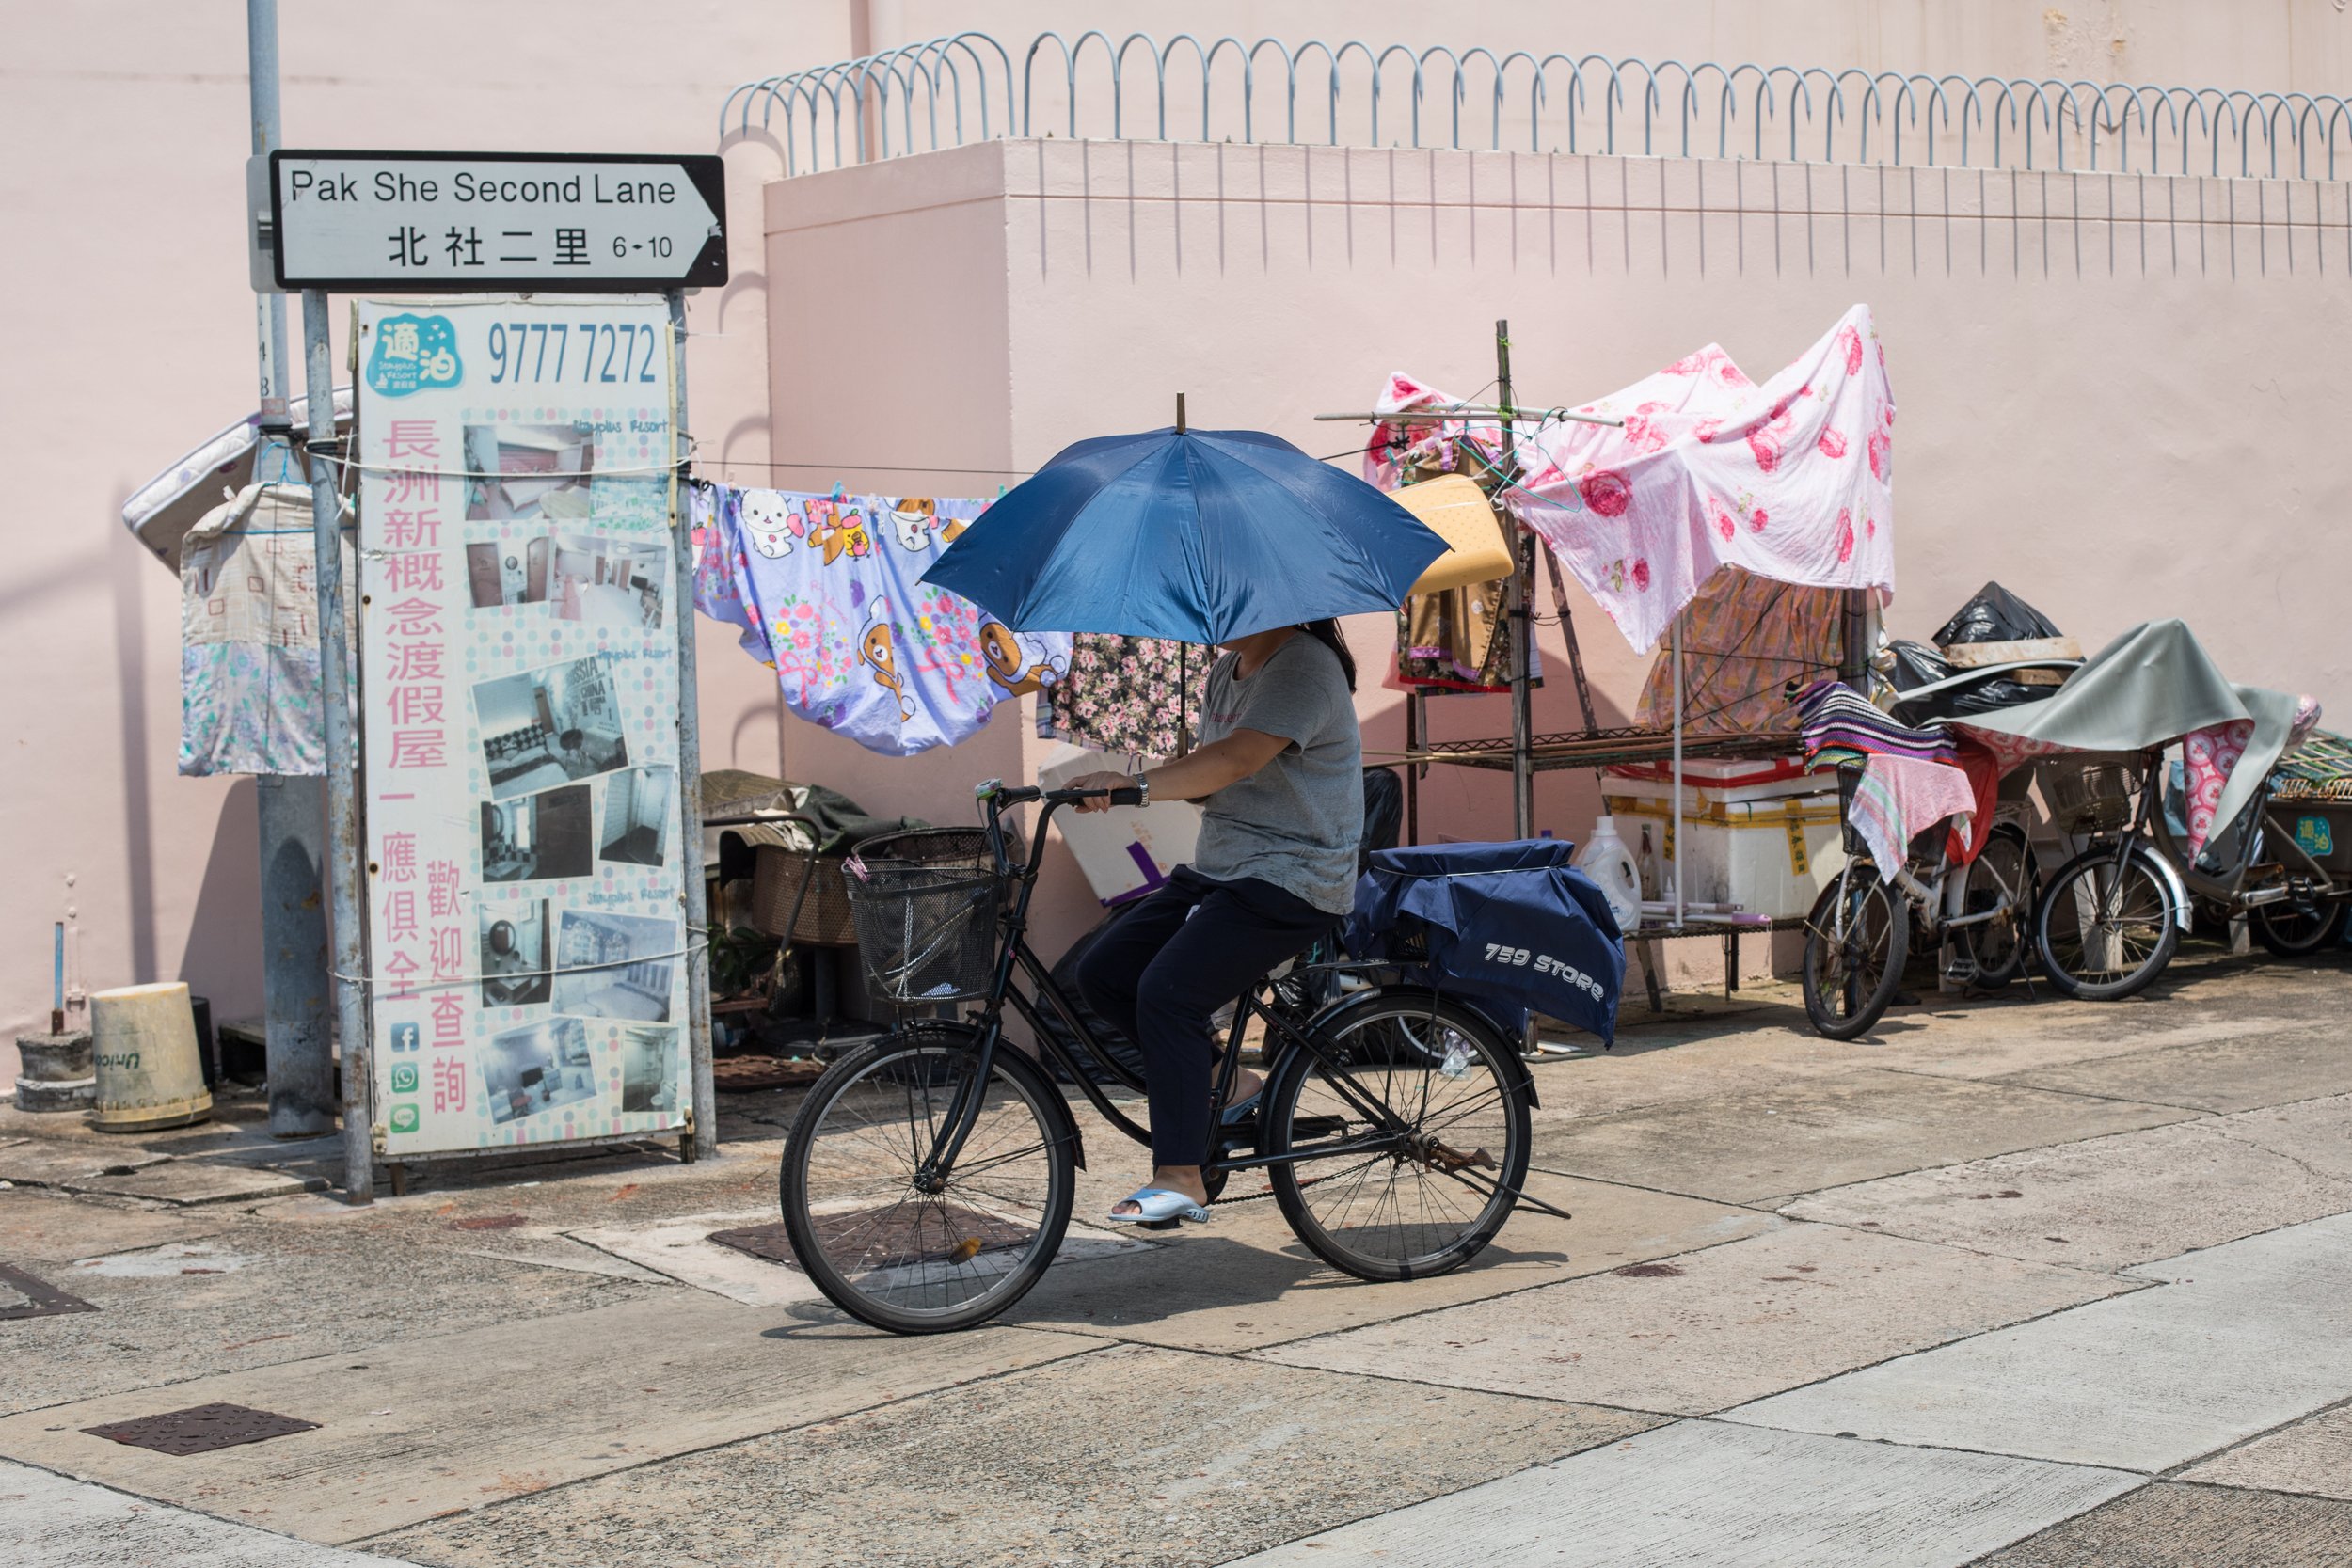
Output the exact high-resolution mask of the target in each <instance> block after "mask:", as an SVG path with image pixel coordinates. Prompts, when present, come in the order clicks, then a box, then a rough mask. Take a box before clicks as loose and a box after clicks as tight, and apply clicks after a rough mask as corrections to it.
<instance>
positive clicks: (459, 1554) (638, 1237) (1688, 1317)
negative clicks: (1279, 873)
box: [0, 948, 2352, 1568]
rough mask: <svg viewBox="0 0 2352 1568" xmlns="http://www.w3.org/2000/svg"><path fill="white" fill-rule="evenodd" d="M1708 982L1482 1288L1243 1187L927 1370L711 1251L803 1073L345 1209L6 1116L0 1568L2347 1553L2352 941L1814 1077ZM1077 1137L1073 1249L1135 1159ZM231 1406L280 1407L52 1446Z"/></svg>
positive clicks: (1108, 1251) (1903, 1049)
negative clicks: (217, 1431)
mask: <svg viewBox="0 0 2352 1568" xmlns="http://www.w3.org/2000/svg"><path fill="white" fill-rule="evenodd" d="M1743 1001H1744V1006H1743V1008H1742V1010H1739V1011H1736V1012H1728V1013H1726V1012H1722V1011H1713V1012H1711V1013H1709V1014H1708V1015H1707V1016H1700V1017H1695V1018H1694V1017H1692V1016H1689V1015H1687V1014H1678V1015H1677V1016H1676V1017H1675V1018H1673V1019H1671V1020H1669V1021H1667V1022H1662V1023H1660V1024H1656V1025H1649V1026H1637V1027H1634V1028H1631V1029H1629V1030H1628V1031H1627V1032H1626V1034H1625V1036H1624V1037H1623V1040H1622V1043H1621V1045H1620V1047H1619V1050H1618V1051H1617V1052H1616V1053H1613V1054H1612V1055H1608V1056H1597V1057H1591V1058H1580V1059H1574V1060H1568V1061H1563V1062H1556V1063H1550V1064H1547V1065H1545V1066H1542V1067H1539V1068H1538V1069H1536V1071H1537V1074H1538V1084H1539V1087H1540V1092H1541V1094H1542V1097H1543V1101H1544V1104H1543V1108H1542V1110H1541V1111H1540V1112H1539V1113H1538V1116H1537V1119H1536V1149H1537V1153H1536V1164H1537V1167H1538V1171H1537V1174H1536V1176H1535V1177H1534V1179H1533V1183H1532V1185H1533V1187H1534V1190H1535V1191H1536V1192H1538V1193H1539V1194H1541V1195H1542V1196H1545V1197H1546V1198H1548V1199H1549V1200H1550V1201H1552V1202H1555V1203H1558V1204H1561V1205H1562V1206H1564V1207H1565V1208H1567V1209H1569V1210H1571V1211H1573V1212H1574V1213H1575V1215H1576V1218H1575V1219H1574V1220H1573V1221H1567V1222H1563V1221H1559V1220H1555V1219H1551V1218H1549V1217H1547V1216H1543V1215H1538V1214H1534V1213H1525V1214H1521V1215H1519V1216H1517V1217H1515V1218H1514V1219H1513V1221H1512V1222H1511V1224H1510V1225H1509V1226H1508V1227H1506V1228H1505V1229H1504V1231H1503V1233H1502V1237H1501V1238H1500V1240H1499V1241H1498V1243H1496V1245H1495V1246H1494V1247H1493V1248H1491V1249H1490V1251H1489V1253H1488V1254H1487V1255H1486V1257H1485V1258H1483V1259H1480V1261H1479V1262H1478V1263H1477V1264H1476V1265H1474V1266H1473V1267H1471V1268H1470V1269H1466V1270H1463V1271H1461V1272H1459V1273H1457V1274H1455V1275H1449V1276H1446V1277H1444V1278H1441V1279H1437V1280H1430V1281H1422V1282H1414V1283H1409V1284H1404V1285H1392V1286H1368V1285H1363V1284H1359V1283H1356V1282H1353V1281H1349V1280H1345V1279H1343V1278H1342V1277H1341V1276H1338V1275H1334V1274H1332V1273H1331V1272H1330V1271H1328V1270H1327V1269H1324V1268H1322V1267H1321V1266H1320V1265H1319V1264H1318V1263H1317V1262H1316V1261H1315V1260H1314V1259H1312V1258H1311V1255H1309V1254H1307V1253H1306V1252H1305V1251H1304V1249H1303V1248H1301V1247H1299V1246H1298V1245H1297V1243H1295V1241H1293V1240H1292V1239H1291V1238H1290V1236H1289V1234H1288V1232H1287V1230H1286V1229H1285V1228H1284V1227H1283V1226H1282V1224H1281V1220H1280V1216H1279V1212H1277V1211H1276V1210H1275V1208H1274V1206H1273V1205H1271V1204H1263V1203H1262V1204H1245V1205H1240V1206H1235V1207H1231V1208H1227V1209H1224V1210H1221V1211H1220V1212H1219V1214H1218V1218H1217V1220H1216V1224H1215V1225H1213V1226H1212V1227H1208V1228H1207V1229H1206V1230H1205V1231H1202V1232H1189V1233H1185V1234H1184V1235H1181V1236H1177V1237H1173V1238H1168V1239H1161V1238H1152V1240H1151V1241H1150V1242H1149V1243H1147V1244H1141V1245H1138V1244H1135V1242H1134V1239H1133V1238H1125V1237H1117V1236H1108V1235H1105V1236H1104V1239H1103V1240H1102V1241H1100V1242H1099V1243H1098V1242H1093V1241H1089V1243H1088V1245H1087V1246H1085V1247H1080V1248H1073V1255H1072V1256H1071V1257H1070V1258H1068V1259H1065V1260H1064V1261H1063V1262H1061V1263H1059V1264H1058V1265H1057V1267H1056V1268H1055V1270H1054V1271H1053V1272H1052V1273H1051V1274H1049V1275H1048V1276H1047V1277H1046V1279H1045V1281H1044V1282H1043V1283H1042V1284H1041V1286H1040V1287H1039V1288H1038V1289H1037V1290H1036V1291H1034V1292H1033V1293H1032V1294H1031V1295H1030V1297H1029V1298H1028V1299H1027V1300H1025V1302H1023V1303H1022V1304H1021V1305H1020V1307H1018V1308H1017V1309H1016V1310H1015V1311H1013V1312H1012V1313H1011V1314H1009V1316H1008V1318H1007V1319H1006V1321H1005V1322H1003V1323H1000V1324H997V1325H994V1326H992V1327H990V1328H988V1329H985V1330H982V1331H979V1332H977V1333H973V1334H968V1335H962V1336H954V1337H948V1338H929V1339H912V1340H910V1339H893V1338H887V1337H883V1336H879V1335H874V1334H870V1333H868V1332H867V1331H866V1330H864V1329H862V1328H860V1327H858V1326H857V1325H855V1324H852V1323H848V1322H846V1321H845V1320H843V1319H841V1318H840V1317H839V1315H838V1314H836V1313H834V1311H833V1310H832V1309H831V1308H830V1307H828V1306H826V1305H825V1304H824V1303H823V1302H822V1301H821V1300H820V1299H818V1298H816V1297H815V1296H814V1295H813V1294H812V1293H811V1292H810V1291H808V1290H807V1288H806V1286H805V1282H804V1281H803V1280H802V1279H801V1278H800V1276H799V1275H797V1273H796V1271H793V1270H790V1269H788V1268H785V1267H783V1266H780V1265H775V1264H771V1263H767V1262H764V1261H761V1260H759V1259H752V1258H749V1257H746V1256H745V1255H744V1254H741V1253H739V1252H737V1251H734V1250H733V1249H730V1248H726V1247H723V1246H720V1245H717V1244H716V1243H710V1242H709V1241H708V1240H707V1237H708V1235H709V1234H710V1232H711V1231H713V1230H716V1229H723V1228H727V1227H731V1226H735V1225H741V1224H746V1223H758V1222H759V1221H760V1220H762V1219H766V1218H771V1217H772V1216H773V1212H774V1209H773V1205H774V1196H773V1193H774V1185H773V1183H774V1172H775V1164H776V1157H777V1150H778V1141H779V1139H780V1137H781V1132H782V1124H783V1123H784V1122H785V1121H786V1120H787V1119H788V1117H789V1115H790V1113H791V1110H792V1108H793V1104H794V1101H795V1094H794V1092H793V1091H775V1092H771V1093H765V1094H755V1095H742V1096H727V1097H723V1107H722V1108H723V1136H724V1138H725V1139H726V1143H727V1149H728V1154H727V1157H726V1158H725V1159H723V1160H722V1161H719V1162H715V1163H711V1164H703V1165H697V1166H680V1165H677V1164H674V1163H672V1162H671V1161H670V1160H669V1159H668V1158H667V1157H666V1156H656V1155H651V1154H625V1155H611V1156H598V1157H596V1158H590V1159H574V1160H567V1161H562V1162H552V1163H548V1164H540V1165H536V1166H532V1167H531V1168H528V1169H524V1170H516V1171H510V1172H507V1173H505V1174H504V1175H503V1176H502V1177H501V1178H499V1179H496V1180H492V1179H489V1178H487V1177H485V1176H484V1175H482V1174H480V1173H474V1174H471V1175H465V1176H460V1175H458V1174H457V1173H455V1172H454V1171H439V1172H434V1173H430V1174H428V1175H427V1176H426V1178H425V1179H424V1180H422V1181H421V1183H420V1185H419V1189H418V1190H417V1191H416V1192H414V1193H413V1194H412V1195H411V1196H407V1197H405V1198H400V1199H389V1198H383V1199H380V1200H379V1201H378V1203H377V1204H376V1205H375V1206H374V1207H373V1209H369V1210H351V1209H347V1208H345V1207H343V1206H342V1205H340V1204H339V1203H337V1202H336V1201H334V1199H333V1198H332V1197H331V1196H326V1195H322V1194H317V1193H313V1192H309V1191H306V1190H305V1189H306V1188H307V1187H308V1186H309V1185H310V1183H311V1182H312V1181H313V1180H315V1179H316V1178H317V1176H318V1174H319V1171H318V1169H317V1164H316V1163H317V1161H318V1159H319V1158H320V1157H321V1155H320V1152H319V1151H314V1150H307V1149H305V1148H302V1147H301V1146H295V1147H294V1148H275V1147H272V1146H269V1145H268V1144H267V1141H266V1140H265V1139H258V1138H257V1137H256V1136H255V1135H254V1133H253V1132H252V1130H251V1129H250V1127H249V1126H246V1125H245V1124H242V1123H235V1122H229V1123H216V1124H215V1125H213V1126H212V1127H210V1128H208V1129H202V1130H188V1132H185V1133H183V1134H181V1135H179V1136H177V1137H173V1136H158V1137H155V1138H151V1139H145V1140H141V1141H140V1144H139V1145H137V1146H126V1145H124V1144H122V1143H121V1142H119V1141H118V1140H107V1139H102V1138H100V1137H98V1135H96V1134H92V1133H87V1132H76V1131H75V1130H74V1129H72V1128H71V1127H67V1128H59V1127H56V1125H54V1120H55V1118H51V1119H50V1120H45V1121H42V1122H40V1123H38V1124H37V1123H35V1122H34V1121H33V1120H32V1118H25V1117H15V1116H13V1115H12V1114H9V1115H4V1116H0V1180H7V1181H8V1182H10V1183H11V1186H10V1187H9V1188H8V1190H5V1191H0V1260H5V1261H6V1262H8V1263H9V1264H10V1265H12V1266H13V1267H14V1268H16V1269H17V1270H19V1271H22V1272H23V1273H24V1274H25V1275H31V1276H33V1277H34V1278H35V1279H37V1280H38V1281H40V1283H41V1284H42V1285H44V1286H46V1287H49V1288H52V1289H54V1290H56V1291H63V1292H65V1293H67V1294H69V1295H71V1296H72V1297H75V1298H78V1299H79V1300H81V1301H83V1302H85V1303H87V1305H88V1306H89V1307H92V1308H94V1310H87V1311H77V1312H72V1313H63V1314H58V1315H51V1316H40V1317H29V1318H15V1319H8V1320H0V1350H4V1351H5V1363H4V1364H5V1367H6V1371H5V1373H0V1466H4V1467H0V1565H8V1564H15V1563H19V1562H24V1563H28V1564H29V1563H33V1562H40V1563H43V1564H49V1565H55V1564H61V1563H62V1564H73V1563H79V1562H83V1561H88V1562H92V1563H95V1562H99V1561H105V1562H109V1563H112V1562H136V1561H141V1560H148V1559H151V1560H155V1561H158V1562H166V1561H169V1562H180V1561H186V1562H192V1563H210V1562H221V1563H243V1562H253V1563H257V1564H262V1563H266V1564H277V1563H280V1562H283V1563H287V1564H306V1565H307V1564H310V1563H313V1562H316V1563H321V1564H325V1563H330V1562H341V1561H353V1560H387V1559H389V1560H397V1561H405V1562H410V1563H416V1564H422V1565H440V1564H510V1563H517V1564H518V1563H566V1564H568V1563H578V1564H583V1565H590V1564H593V1565H596V1568H605V1565H608V1564H610V1565H621V1564H632V1565H634V1564H644V1565H654V1564H665V1565H666V1564H700V1563H707V1564H714V1565H716V1564H727V1565H736V1564H776V1565H784V1564H794V1565H797V1564H803V1563H806V1564H818V1563H823V1564H852V1563H854V1564H866V1563H873V1564H908V1565H916V1564H920V1565H923V1568H931V1565H939V1564H955V1565H963V1564H976V1565H977V1564H999V1563H1002V1564H1035V1563H1056V1562H1062V1563H1070V1564H1084V1565H1093V1564H1120V1565H1144V1564H1151V1565H1155V1568H1160V1565H1165V1568H1175V1565H1185V1568H1190V1565H1196V1564H1199V1565H1205V1564H1212V1563H1220V1562H1227V1561H1235V1560H1241V1561H1252V1562H1265V1563H1282V1564H1289V1563H1306V1562H1352V1561H1366V1562H1392V1563H1399V1564H1406V1563H1412V1564H1419V1563H1437V1562H1440V1561H1443V1562H1446V1563H1449V1564H1450V1563H1454V1562H1459V1561H1463V1560H1471V1561H1486V1562H1496V1563H1504V1564H1516V1563H1531V1564H1533V1563H1561V1564H1568V1563H1587V1562H1589V1563H1603V1562H1606V1563H1610V1564H1613V1565H1614V1564H1642V1563H1653V1562H1654V1563H1660V1564H1664V1563H1676V1564H1688V1563H1703V1564H1704V1563H1721V1564H1725V1565H1730V1564H1739V1565H1742V1568H1745V1565H1751V1564H1757V1565H1763V1564H1782V1563H1787V1564H1797V1563H1806V1564H1813V1563H1826V1562H1836V1563H1839V1564H1841V1565H1843V1564H1852V1565H1857V1568H1883V1565H1903V1568H1913V1565H1916V1568H1935V1565H1950V1568H1960V1565H1961V1564H1964V1563H1970V1562H1981V1563H1984V1564H1987V1565H1988V1568H1990V1565H1995V1564H1997V1565H1999V1568H2026V1565H2042V1564H2057V1563H2061V1562H2063V1563H2070V1564H2072V1563H2087V1562H2095V1563H2146V1564H2152V1565H2156V1564H2165V1565H2169V1564H2188V1563H2196V1564H2200V1565H2206V1564H2215V1563H2219V1564H2231V1563H2238V1562H2244V1563H2249V1564H2251V1563H2262V1564H2265V1565H2269V1564H2303V1563H2352V1483H2348V1482H2347V1481H2345V1479H2344V1478H2345V1477H2346V1476H2347V1475H2348V1474H2352V1372H2347V1371H2346V1370H2345V1369H2346V1368H2352V1316H2347V1313H2348V1312H2352V1308H2348V1307H2347V1306H2346V1305H2345V1304H2347V1303H2352V1038H2347V1031H2346V1030H2345V1028H2344V1025H2343V1023H2342V1022H2341V1020H2342V1019H2343V1018H2344V1015H2345V1014H2346V1012H2347V1011H2352V965H2347V964H2346V963H2345V962H2344V960H2343V959H2341V958H2329V959H2322V960H2314V961H2312V962H2309V963H2305V964H2281V963H2276V962H2269V963H2260V962H2252V961H2247V960H2234V959H2230V958H2225V957H2223V956H2221V955H2220V954H2219V953H2218V952H2217V951H2216V950H2214V949H2210V948H2192V949H2190V950H2189V951H2188V952H2187V953H2185V955H2184V958H2183V959H2182V961H2181V962H2179V963H2177V964H2176V965H2175V967H2174V969H2173V971H2172V973H2171V974H2169V975H2168V976H2167V977H2166V979H2165V980H2164V981H2163V982H2162V983H2161V984H2160V986H2159V987H2158V988H2157V990H2155V991H2154V992H2153V993H2152V994H2151V995H2150V996H2148V997H2145V998H2142V999H2139V1000H2136V1001H2133V1002H2128V1003H2123V1004H2117V1005H2111V1006H2092V1005H2084V1004H2069V1003H2063V1002H2060V1001H2058V1000H2057V999H2055V998H2052V997H2048V996H2046V995H2045V996H2044V997H2042V998H2041V999H2038V1000H2033V1001H2026V1000H2025V999H2023V998H2022V997H2020V998H2018V999H2016V1000H2008V999H2003V1000H1997V1001H1981V1002H1964V1003H1953V1002H1947V1001H1945V1000H1942V999H1935V1000H1933V1001H1931V1005H1930V1006H1924V1007H1915V1008H1903V1009H1898V1010H1897V1011H1896V1012H1895V1013H1893V1014H1891V1015H1890V1016H1889V1018H1888V1020H1887V1022H1886V1023H1885V1024H1884V1025H1883V1028H1882V1029H1881V1030H1880V1032H1879V1033H1878V1035H1877V1036H1875V1037H1873V1038H1870V1039H1867V1040H1864V1041H1858V1042H1854V1043H1852V1044H1847V1045H1840V1044H1835V1043H1833V1042H1829V1041H1823V1040H1820V1039H1818V1038H1816V1037H1812V1036H1811V1035H1810V1034H1808V1033H1806V1032H1805V1031H1804V1025H1803V1019H1802V1014H1801V1013H1798V1012H1795V1011H1794V1010H1793V1009H1792V1006H1791V1002H1790V999H1789V998H1788V995H1787V994H1786V993H1785V992H1781V991H1773V990H1766V991H1759V992H1753V993H1749V994H1748V995H1747V996H1745V998H1744V999H1743ZM1636 1008H1637V1014H1638V1004H1637V1005H1636ZM1081 1120H1082V1124H1084V1125H1087V1126H1088V1127H1089V1156H1090V1158H1091V1160H1092V1169H1091V1170H1090V1171H1089V1172H1088V1173H1086V1174H1085V1175H1084V1176H1083V1177H1082V1179H1081V1184H1080V1196H1079V1209H1078V1215H1079V1218H1080V1219H1081V1220H1082V1221H1083V1220H1085V1219H1086V1218H1087V1217H1088V1216H1089V1215H1090V1214H1094V1213H1097V1212H1100V1211H1101V1210H1103V1209H1104V1208H1106V1207H1107V1206H1108V1204H1109V1203H1110V1202H1111V1201H1113V1200H1114V1199H1115V1198H1116V1197H1118V1196H1121V1195H1122V1194H1123V1193H1124V1192H1125V1191H1126V1189H1127V1188H1128V1187H1129V1186H1131V1185H1132V1184H1133V1177H1134V1175H1135V1173H1136V1172H1135V1165H1136V1162H1135V1161H1134V1160H1133V1159H1132V1158H1131V1157H1129V1153H1128V1151H1127V1150H1126V1149H1124V1148H1121V1147H1120V1146H1119V1145H1118V1144H1117V1142H1116V1141H1115V1140H1114V1139H1113V1138H1112V1136H1111V1135H1110V1134H1109V1133H1108V1132H1104V1131H1101V1130H1098V1129H1095V1128H1093V1127H1092V1125H1091V1123H1090V1121H1089V1119H1088V1118H1086V1117H1082V1118H1081ZM12 1140H13V1141H12ZM1237 1190H1242V1189H1239V1188H1237ZM224 1195H225V1196H224ZM6 1306H8V1302H7V1301H5V1300H0V1307H6ZM211 1402H226V1403H233V1404H241V1405H247V1406H251V1407H254V1408H258V1409H262V1410H267V1411H272V1412H277V1413H281V1414H285V1415H290V1416H294V1417H297V1418H301V1419H303V1420H306V1421H311V1422H315V1423H317V1426H316V1428H315V1429H314V1430H309V1431H303V1432H298V1433H294V1434H292V1435H288V1436H282V1437H277V1438H272V1439H270V1440H267V1441H264V1442H257V1443H252V1444H248V1445H245V1446H242V1447H237V1448H230V1449H219V1450H216V1451H214V1452H211V1453H206V1454H199V1455H190V1456H185V1457H173V1456H170V1455H166V1454H159V1453H155V1452H152V1451H150V1450H147V1449H136V1448H130V1447H126V1446H124V1445H121V1444H119V1443H114V1442H110V1441H107V1440H105V1439H103V1438H101V1437H97V1436H94V1435H91V1434H89V1433H86V1432H85V1431H84V1430H83V1429H84V1428H87V1427H91V1426H96V1425H100V1424H102V1423H104V1422H109V1421H116V1420H120V1419H124V1418H135V1417H139V1416H145V1415H151V1414H155V1413H159V1412H164V1411H170V1410H177V1409H183V1408H186V1407H189V1406H194V1405H199V1404H204V1403H211ZM140 1553H146V1554H147V1558H142V1557H141V1556H140V1555H139V1554H140ZM175 1554H176V1555H175ZM207 1554H210V1555H207ZM305 1554H307V1555H305ZM355 1554H356V1555H355Z"/></svg>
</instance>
